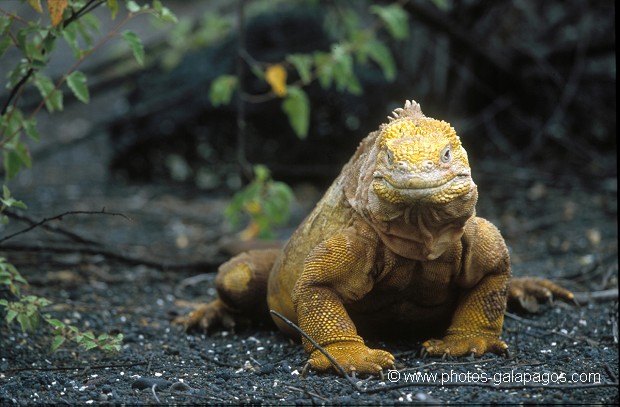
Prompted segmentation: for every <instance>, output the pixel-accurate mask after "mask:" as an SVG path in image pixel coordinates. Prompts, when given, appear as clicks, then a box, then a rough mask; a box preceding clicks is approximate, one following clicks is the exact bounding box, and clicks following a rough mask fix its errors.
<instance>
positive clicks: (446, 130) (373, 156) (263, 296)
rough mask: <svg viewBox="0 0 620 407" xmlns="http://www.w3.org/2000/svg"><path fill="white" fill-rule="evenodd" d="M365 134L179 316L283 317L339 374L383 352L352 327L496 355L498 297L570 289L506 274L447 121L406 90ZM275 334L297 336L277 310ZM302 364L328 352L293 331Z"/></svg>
mask: <svg viewBox="0 0 620 407" xmlns="http://www.w3.org/2000/svg"><path fill="white" fill-rule="evenodd" d="M388 119H389V121H388V123H386V124H382V125H381V126H380V128H379V130H378V131H375V132H372V133H370V134H369V135H368V136H367V137H366V138H365V139H364V140H363V141H362V142H361V143H360V145H359V147H358V148H357V151H356V152H355V154H354V155H353V157H352V158H351V160H350V161H349V162H348V163H347V164H346V165H345V166H344V167H343V169H342V172H341V173H340V175H339V176H338V178H336V180H335V181H334V182H333V184H332V185H331V187H330V188H329V189H328V190H327V192H326V193H325V195H324V196H323V198H322V199H321V200H320V201H319V202H318V203H317V205H316V207H315V208H314V210H313V211H312V212H311V213H310V214H309V215H308V217H307V218H306V219H305V220H304V221H303V223H302V224H301V225H300V226H299V227H298V228H297V230H296V231H295V232H294V234H293V235H292V236H291V238H290V239H289V240H288V242H287V243H286V245H285V246H284V248H283V249H282V250H274V249H271V250H256V251H249V252H247V253H243V254H240V255H238V256H237V257H234V258H233V259H231V260H230V261H228V262H227V263H224V264H223V265H222V266H221V267H220V269H219V272H218V275H217V277H216V286H217V292H218V295H219V298H217V299H216V300H215V301H213V302H211V303H209V304H204V305H202V306H200V307H199V308H198V309H196V310H195V311H192V312H191V313H190V314H189V315H188V316H187V317H186V318H181V319H180V321H181V322H183V323H185V324H186V325H188V326H199V327H202V328H207V327H211V326H213V325H214V324H217V323H224V324H225V325H228V326H231V325H233V324H234V321H235V319H236V318H238V317H239V316H240V315H246V316H249V317H250V318H255V319H263V318H269V312H268V311H269V310H275V311H277V312H278V313H280V314H282V315H284V316H285V317H287V318H288V319H289V320H291V321H293V322H295V323H296V324H298V326H299V327H300V328H301V329H302V330H303V331H304V332H306V333H307V334H308V335H309V336H310V337H311V338H313V339H314V340H315V341H316V342H317V343H318V344H319V345H321V346H322V347H323V348H324V349H325V350H326V351H327V352H329V353H330V354H331V356H332V357H333V358H334V359H335V360H336V361H337V362H338V363H339V364H340V365H341V366H342V367H343V368H344V369H345V370H346V371H347V372H349V373H351V372H357V373H378V372H380V371H382V369H385V368H389V367H391V366H393V364H394V356H392V354H390V353H389V352H386V351H384V350H380V349H371V348H369V347H367V346H366V345H365V344H364V339H363V338H362V336H360V334H363V335H373V336H374V337H379V338H381V337H384V336H387V335H390V334H395V335H408V334H412V335H414V336H416V337H421V338H422V339H428V338H437V337H440V338H441V339H428V340H426V341H425V342H423V344H422V346H423V351H424V353H425V354H428V355H431V356H446V355H451V356H464V355H472V354H473V355H475V356H478V357H479V356H481V355H482V354H484V353H486V352H492V353H496V354H502V353H504V352H505V351H506V350H507V348H508V345H507V344H506V343H505V342H504V341H503V340H501V339H500V338H499V336H500V334H501V331H502V325H503V320H504V311H505V309H506V303H507V299H508V298H510V299H516V300H523V299H531V298H534V299H536V300H537V301H544V300H548V299H550V298H551V297H557V298H561V299H565V300H570V299H572V298H573V295H572V293H570V292H569V291H567V290H565V289H563V288H561V287H559V286H558V285H556V284H554V283H552V282H551V281H549V280H546V279H539V278H527V277H526V278H520V279H512V280H511V271H510V260H509V255H508V250H507V248H506V244H505V243H504V239H503V238H502V236H501V235H500V232H499V231H498V229H497V228H496V227H495V226H493V225H492V224H491V223H490V222H489V221H487V220H485V219H483V218H480V217H477V216H476V211H475V206H476V201H477V199H478V192H477V187H476V184H475V183H474V181H473V180H472V177H471V169H470V167H469V163H468V158H467V153H466V152H465V150H464V148H463V147H462V145H461V142H460V139H459V137H458V136H457V134H456V132H455V130H454V128H452V127H451V126H450V124H448V123H446V122H445V121H440V120H435V119H432V118H430V117H426V116H424V114H423V113H422V110H421V108H420V105H419V104H417V103H416V102H409V101H407V102H406V104H405V106H404V108H399V109H396V110H394V112H393V113H392V117H388ZM274 322H275V323H276V325H277V326H278V328H279V329H280V330H282V331H283V332H285V333H287V334H290V335H293V336H294V335H296V332H294V331H293V330H292V328H290V327H289V326H288V325H287V324H285V323H284V322H283V321H281V320H280V319H277V318H274ZM302 342H303V346H304V348H305V350H306V352H308V353H309V354H310V357H309V361H308V364H309V366H310V367H311V368H313V369H316V370H319V371H323V370H328V369H330V367H331V363H330V361H329V360H328V359H327V358H326V357H325V356H324V355H323V354H322V353H321V352H320V351H318V350H317V349H315V348H314V346H313V345H312V344H311V343H310V342H309V341H307V340H306V339H302Z"/></svg>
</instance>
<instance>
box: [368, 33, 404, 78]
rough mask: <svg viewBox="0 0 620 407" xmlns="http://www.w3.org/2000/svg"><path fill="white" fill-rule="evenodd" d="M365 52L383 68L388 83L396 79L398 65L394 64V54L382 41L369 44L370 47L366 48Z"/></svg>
mask: <svg viewBox="0 0 620 407" xmlns="http://www.w3.org/2000/svg"><path fill="white" fill-rule="evenodd" d="M365 51H366V52H367V54H368V56H369V57H370V59H372V60H373V61H374V62H376V63H377V65H379V67H381V70H382V71H383V76H385V79H387V80H388V81H393V80H394V79H395V78H396V64H395V62H394V58H393V57H392V53H391V52H390V49H389V48H388V47H387V46H385V45H384V44H383V43H382V42H380V41H377V40H374V41H370V42H368V46H367V47H365Z"/></svg>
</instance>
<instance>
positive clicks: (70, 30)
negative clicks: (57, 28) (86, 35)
mask: <svg viewBox="0 0 620 407" xmlns="http://www.w3.org/2000/svg"><path fill="white" fill-rule="evenodd" d="M76 23H77V22H76ZM78 25H79V24H69V25H68V26H67V27H65V29H64V30H62V38H64V40H65V42H66V43H67V45H69V48H71V50H72V51H73V55H74V56H75V57H76V58H79V55H80V53H81V51H82V50H81V49H80V45H79V43H78V39H77V30H78Z"/></svg>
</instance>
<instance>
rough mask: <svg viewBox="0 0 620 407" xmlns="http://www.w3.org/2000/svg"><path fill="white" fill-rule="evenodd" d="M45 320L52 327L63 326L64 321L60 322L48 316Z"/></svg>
mask: <svg viewBox="0 0 620 407" xmlns="http://www.w3.org/2000/svg"><path fill="white" fill-rule="evenodd" d="M46 321H47V323H48V324H50V325H51V326H53V327H54V328H64V327H65V323H64V322H62V321H61V320H59V319H54V318H50V319H47V320H46Z"/></svg>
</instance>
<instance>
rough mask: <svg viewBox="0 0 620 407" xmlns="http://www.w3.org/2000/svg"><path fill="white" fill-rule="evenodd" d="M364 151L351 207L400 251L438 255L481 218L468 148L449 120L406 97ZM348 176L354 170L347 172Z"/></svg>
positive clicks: (349, 187) (351, 187) (349, 186)
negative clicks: (426, 113) (433, 115)
mask: <svg viewBox="0 0 620 407" xmlns="http://www.w3.org/2000/svg"><path fill="white" fill-rule="evenodd" d="M392 115H393V117H389V122H388V123H387V124H384V125H382V126H381V127H380V129H379V131H378V132H375V133H372V136H371V137H368V138H366V139H365V140H364V141H365V142H362V144H360V147H359V148H358V157H359V159H358V160H353V163H354V164H352V165H353V166H352V168H351V170H349V171H350V172H351V173H353V174H357V176H355V177H353V178H352V179H351V181H353V182H349V183H346V181H347V178H346V177H344V178H342V182H345V187H344V192H345V196H346V198H347V200H348V202H349V204H350V205H351V207H352V208H353V209H354V210H355V211H356V212H357V213H359V214H360V215H361V216H362V218H363V219H364V220H365V221H366V222H367V223H368V224H369V225H371V226H372V227H373V228H374V229H375V230H376V232H377V233H378V235H379V237H380V238H381V240H382V241H383V242H384V243H385V245H386V246H387V247H389V248H390V249H392V250H393V251H394V252H395V253H397V254H399V255H401V256H403V257H407V258H411V259H419V260H432V259H436V258H438V257H439V256H441V255H442V253H444V252H445V251H446V250H447V248H448V247H450V245H451V244H453V242H455V241H457V240H459V239H460V238H461V236H462V235H463V232H464V227H465V224H466V222H467V221H468V220H469V219H470V218H471V217H473V216H474V215H475V212H476V209H475V207H476V201H477V200H478V191H477V187H476V184H475V183H474V181H473V180H472V178H471V170H470V168H469V162H468V160H467V153H466V152H465V150H464V149H463V146H462V145H461V141H460V140H459V138H458V136H457V135H456V132H455V131H454V129H453V128H452V127H451V126H450V125H449V124H448V123H446V122H444V121H441V120H435V119H431V118H430V117H426V116H424V114H422V110H421V109H420V105H419V104H417V103H415V102H409V101H408V102H406V103H405V107H404V108H402V109H396V110H395V111H394V112H393V114H392ZM347 174H348V172H347Z"/></svg>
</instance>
